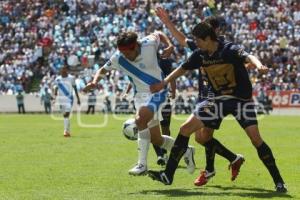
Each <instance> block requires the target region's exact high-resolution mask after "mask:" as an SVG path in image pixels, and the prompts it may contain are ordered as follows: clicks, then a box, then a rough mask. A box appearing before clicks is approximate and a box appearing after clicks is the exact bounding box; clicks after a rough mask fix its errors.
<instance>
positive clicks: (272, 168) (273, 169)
mask: <svg viewBox="0 0 300 200" xmlns="http://www.w3.org/2000/svg"><path fill="white" fill-rule="evenodd" d="M245 131H246V133H247V135H248V137H249V138H250V140H251V142H252V144H253V145H254V146H255V147H256V149H257V153H258V156H259V158H260V159H261V161H262V162H263V164H264V165H265V166H266V168H267V169H268V171H269V173H270V175H271V176H272V179H273V182H274V184H275V190H276V191H277V192H281V193H285V192H287V188H286V186H285V183H284V181H283V179H282V177H281V175H280V172H279V169H278V167H277V165H276V162H275V158H274V156H273V153H272V150H271V148H270V147H269V146H268V145H267V144H266V143H265V142H264V141H263V140H262V138H261V136H260V134H259V130H258V126H257V125H251V126H248V127H246V128H245Z"/></svg>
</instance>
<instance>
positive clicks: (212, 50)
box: [148, 22, 287, 192]
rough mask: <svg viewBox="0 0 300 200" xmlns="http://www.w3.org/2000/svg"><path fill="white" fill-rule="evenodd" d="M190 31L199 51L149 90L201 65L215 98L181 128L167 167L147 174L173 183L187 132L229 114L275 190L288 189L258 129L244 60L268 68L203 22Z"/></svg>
mask: <svg viewBox="0 0 300 200" xmlns="http://www.w3.org/2000/svg"><path fill="white" fill-rule="evenodd" d="M192 34H193V36H194V37H195V41H196V44H197V46H198V47H199V48H200V49H201V50H202V51H200V50H196V51H194V52H193V54H192V55H191V56H190V57H189V58H188V60H187V61H186V62H185V63H183V64H182V65H181V66H180V67H179V68H177V69H176V70H175V71H173V72H172V73H171V74H170V75H169V76H168V77H166V78H165V79H164V81H162V82H160V83H157V84H154V85H152V86H151V87H150V88H151V91H152V92H157V91H160V90H161V89H163V88H164V87H165V86H166V85H167V84H168V83H169V82H170V81H173V80H174V79H176V78H177V77H179V76H182V75H183V74H185V72H186V71H187V70H194V69H198V68H199V66H202V67H203V68H204V70H205V72H206V74H207V77H208V80H209V84H210V85H211V86H212V89H213V92H214V94H215V97H214V98H212V99H210V100H207V101H204V102H203V103H202V104H203V105H202V106H199V107H197V108H196V110H195V111H194V113H193V114H192V115H191V116H190V117H189V118H188V119H187V120H186V122H184V123H183V125H182V126H181V127H180V131H179V134H178V136H177V138H176V140H175V144H174V146H173V148H172V150H171V154H170V157H169V160H168V163H167V166H166V169H165V170H163V171H159V172H158V171H152V170H149V171H148V175H149V176H150V177H151V178H152V179H154V180H157V181H160V182H162V183H164V184H166V185H170V184H172V182H173V177H174V174H175V171H176V169H177V166H178V163H179V161H180V159H181V157H182V155H183V154H184V152H185V151H186V149H187V145H188V142H189V137H190V135H191V134H192V133H193V132H195V131H196V130H199V129H201V128H203V127H209V128H212V129H219V127H220V124H221V122H222V120H223V118H224V117H225V116H227V115H229V114H231V115H233V116H234V117H235V119H236V120H237V121H238V123H239V124H240V126H241V127H242V128H243V129H244V130H245V132H246V134H247V135H248V137H249V138H250V140H251V142H252V144H253V145H254V147H255V148H256V150H257V153H258V156H259V158H260V159H261V161H262V162H263V164H264V165H265V167H266V168H267V169H268V171H269V173H270V175H271V176H272V178H273V181H274V183H275V189H276V191H277V192H287V189H286V187H285V185H284V181H283V179H282V177H281V175H280V172H279V170H278V167H277V165H276V162H275V158H274V156H273V153H272V151H271V149H270V147H269V146H268V145H267V144H266V143H265V142H264V140H263V139H262V137H261V135H260V132H259V129H258V123H257V120H256V113H255V108H254V103H253V100H252V85H251V82H250V79H249V76H248V72H247V69H246V67H245V63H246V62H247V63H251V64H252V65H254V66H255V67H256V68H257V69H258V71H259V72H260V73H266V72H267V71H268V68H267V67H266V66H264V65H263V64H262V63H261V62H260V61H259V60H258V59H257V58H256V57H255V56H253V55H250V54H248V53H246V52H245V51H244V50H243V49H242V48H241V47H240V46H239V45H236V44H234V43H231V42H227V41H220V40H218V38H217V35H216V32H215V30H214V29H213V28H212V26H211V25H209V24H208V23H206V22H201V23H199V24H197V25H196V26H195V27H194V28H193V31H192Z"/></svg>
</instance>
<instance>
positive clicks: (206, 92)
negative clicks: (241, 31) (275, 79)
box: [156, 7, 244, 186]
mask: <svg viewBox="0 0 300 200" xmlns="http://www.w3.org/2000/svg"><path fill="white" fill-rule="evenodd" d="M156 15H157V16H158V17H159V18H160V20H161V21H162V22H163V23H164V24H165V25H166V27H167V28H168V30H169V31H170V32H171V34H172V35H173V36H174V38H175V39H176V40H177V41H178V43H179V44H180V45H181V46H182V47H188V48H189V49H190V50H191V51H195V50H196V49H197V48H198V47H197V44H195V42H194V41H193V40H192V39H188V38H187V37H186V36H185V35H184V34H183V33H182V32H180V31H179V30H178V29H177V28H176V26H175V25H174V24H173V23H172V21H171V20H170V18H169V16H168V13H167V12H166V10H164V9H163V8H162V7H158V8H157V9H156ZM205 21H206V22H207V23H209V24H210V25H212V27H213V28H214V29H215V30H216V32H217V33H218V39H219V40H224V39H225V38H224V36H222V35H220V34H221V32H222V31H221V30H222V29H221V27H220V23H221V22H220V21H221V19H220V18H218V17H213V16H211V17H208V18H206V19H205ZM204 80H206V83H205V81H204ZM198 83H199V84H198V87H199V99H198V102H199V103H200V102H202V101H204V100H207V99H208V98H212V97H213V96H214V93H213V91H212V89H211V87H210V86H209V85H207V77H206V75H205V73H203V70H201V68H199V78H198ZM213 133H214V129H212V128H209V127H204V128H201V129H199V130H197V131H196V132H195V139H196V141H197V142H198V143H199V144H201V145H203V146H204V147H205V154H206V167H205V170H204V171H201V172H200V175H199V177H197V178H196V180H195V181H194V184H195V185H197V186H202V185H205V184H206V183H207V182H208V181H209V179H210V178H211V177H213V176H214V175H215V174H216V172H215V168H214V159H215V153H217V154H218V155H220V156H222V157H224V158H226V159H227V160H228V161H229V162H230V165H229V166H231V180H235V179H236V177H237V176H238V174H239V170H240V167H241V165H242V164H243V161H244V158H243V156H242V155H241V154H234V153H233V152H231V151H230V150H229V149H227V148H226V147H225V146H224V145H223V144H221V143H220V142H219V141H218V140H217V139H215V138H213Z"/></svg>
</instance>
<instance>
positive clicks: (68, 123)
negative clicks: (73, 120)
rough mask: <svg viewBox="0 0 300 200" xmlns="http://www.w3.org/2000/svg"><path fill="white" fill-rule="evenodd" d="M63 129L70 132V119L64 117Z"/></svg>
mask: <svg viewBox="0 0 300 200" xmlns="http://www.w3.org/2000/svg"><path fill="white" fill-rule="evenodd" d="M64 130H65V131H66V132H68V133H70V119H69V118H64Z"/></svg>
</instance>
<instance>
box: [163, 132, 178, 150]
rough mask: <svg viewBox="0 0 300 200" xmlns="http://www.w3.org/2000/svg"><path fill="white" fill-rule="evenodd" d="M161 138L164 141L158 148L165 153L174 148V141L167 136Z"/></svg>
mask: <svg viewBox="0 0 300 200" xmlns="http://www.w3.org/2000/svg"><path fill="white" fill-rule="evenodd" d="M162 137H163V139H164V141H163V144H162V145H161V146H160V147H161V148H163V149H165V150H167V151H171V149H172V147H173V146H174V143H175V140H174V139H173V138H172V137H170V136H168V135H162Z"/></svg>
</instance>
